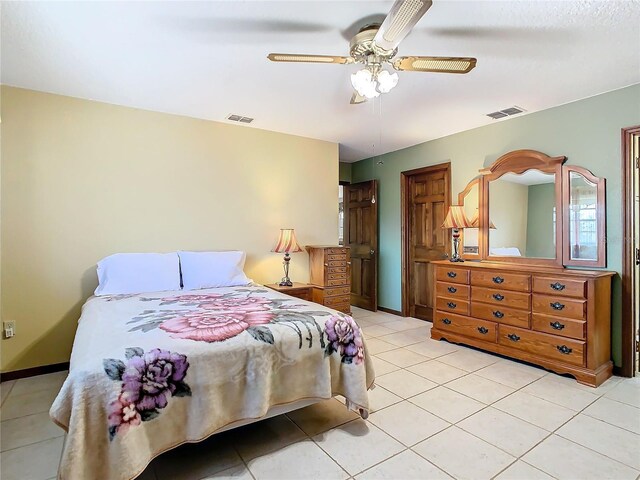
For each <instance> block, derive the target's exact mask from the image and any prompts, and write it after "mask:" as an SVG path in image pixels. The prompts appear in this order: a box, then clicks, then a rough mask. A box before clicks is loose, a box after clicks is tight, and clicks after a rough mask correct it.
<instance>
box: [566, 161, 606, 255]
mask: <svg viewBox="0 0 640 480" xmlns="http://www.w3.org/2000/svg"><path fill="white" fill-rule="evenodd" d="M571 172H576V173H578V174H580V175H582V176H583V177H584V178H586V179H587V180H588V181H589V182H591V183H593V184H595V185H596V209H597V212H596V220H597V222H598V223H597V226H596V239H597V242H598V244H597V248H596V252H597V253H596V259H595V260H581V259H572V258H571V242H570V235H569V210H570V207H571V203H570V201H571ZM605 185H606V179H604V178H600V177H596V176H595V175H594V174H593V173H591V172H590V171H589V170H587V169H586V168H582V167H577V166H574V165H565V166H563V167H562V203H563V205H564V209H563V212H562V216H563V217H564V218H563V232H562V234H563V237H564V241H563V242H562V249H563V250H562V256H563V258H564V262H563V264H564V265H571V266H576V267H606V266H607V250H606V248H607V237H606V235H607V234H606V232H607V205H606V190H605Z"/></svg>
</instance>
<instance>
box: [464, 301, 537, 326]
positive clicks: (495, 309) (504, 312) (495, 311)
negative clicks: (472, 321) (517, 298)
mask: <svg viewBox="0 0 640 480" xmlns="http://www.w3.org/2000/svg"><path fill="white" fill-rule="evenodd" d="M471 316H472V317H476V318H482V319H485V320H491V321H492V322H499V323H504V324H507V325H515V326H516V327H523V328H529V318H530V313H529V312H528V311H525V310H518V309H515V308H509V307H503V306H498V305H487V304H484V303H476V302H471Z"/></svg>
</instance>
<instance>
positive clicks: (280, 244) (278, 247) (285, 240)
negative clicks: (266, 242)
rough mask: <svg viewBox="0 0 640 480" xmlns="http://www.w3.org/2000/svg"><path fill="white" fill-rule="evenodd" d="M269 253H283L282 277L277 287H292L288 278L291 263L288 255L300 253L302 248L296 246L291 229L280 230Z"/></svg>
mask: <svg viewBox="0 0 640 480" xmlns="http://www.w3.org/2000/svg"><path fill="white" fill-rule="evenodd" d="M271 251H272V252H275V253H284V261H283V262H282V265H283V266H284V277H282V280H281V281H280V283H279V284H278V285H280V286H281V287H291V286H293V282H292V281H291V279H290V278H289V262H290V261H291V257H290V256H289V254H290V253H297V252H301V251H302V248H301V247H300V245H298V241H297V240H296V234H295V232H294V231H293V228H281V229H280V236H279V237H278V241H277V242H276V244H275V246H274V247H273V248H272V249H271Z"/></svg>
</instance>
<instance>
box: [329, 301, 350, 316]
mask: <svg viewBox="0 0 640 480" xmlns="http://www.w3.org/2000/svg"><path fill="white" fill-rule="evenodd" d="M327 306H328V305H327ZM330 308H333V309H334V310H338V311H339V312H342V313H349V314H350V313H351V304H350V302H346V303H344V302H343V303H336V304H335V305H331V307H330Z"/></svg>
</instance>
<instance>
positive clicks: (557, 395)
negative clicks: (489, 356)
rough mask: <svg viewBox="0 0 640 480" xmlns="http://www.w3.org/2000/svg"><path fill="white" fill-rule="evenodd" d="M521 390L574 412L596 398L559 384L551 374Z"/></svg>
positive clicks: (590, 394) (596, 396) (596, 397)
mask: <svg viewBox="0 0 640 480" xmlns="http://www.w3.org/2000/svg"><path fill="white" fill-rule="evenodd" d="M522 391H523V392H526V393H528V394H530V395H534V396H536V397H540V398H543V399H545V400H548V401H550V402H552V403H555V404H558V405H562V406H563V407H566V408H569V409H571V410H575V411H576V412H578V411H580V410H582V409H583V408H585V407H587V406H588V405H590V404H592V403H593V402H595V401H596V400H597V399H598V395H594V394H592V393H589V392H585V391H583V390H579V389H577V388H573V387H572V386H566V385H561V384H560V383H558V382H556V381H554V380H553V376H552V375H548V376H546V377H543V378H541V379H540V380H537V381H535V382H533V383H531V384H529V385H527V386H526V387H524V388H523V389H522Z"/></svg>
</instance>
